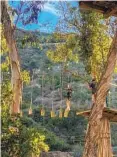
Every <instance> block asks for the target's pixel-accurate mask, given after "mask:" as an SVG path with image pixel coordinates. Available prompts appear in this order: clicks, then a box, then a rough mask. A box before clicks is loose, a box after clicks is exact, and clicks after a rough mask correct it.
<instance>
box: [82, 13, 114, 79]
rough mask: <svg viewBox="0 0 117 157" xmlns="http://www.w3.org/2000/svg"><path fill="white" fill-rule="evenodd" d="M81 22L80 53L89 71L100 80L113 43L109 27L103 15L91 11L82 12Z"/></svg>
mask: <svg viewBox="0 0 117 157" xmlns="http://www.w3.org/2000/svg"><path fill="white" fill-rule="evenodd" d="M81 23H82V27H81V40H80V45H81V52H80V55H81V57H82V58H84V60H83V61H84V64H85V67H86V70H87V72H88V73H89V74H92V76H93V77H96V78H97V80H99V79H100V77H101V75H102V73H103V72H104V70H105V66H106V63H107V54H108V52H109V47H110V43H111V40H110V37H109V34H108V28H107V26H106V24H105V22H104V20H103V17H102V15H101V14H98V13H95V12H91V11H90V12H87V13H86V12H83V13H81Z"/></svg>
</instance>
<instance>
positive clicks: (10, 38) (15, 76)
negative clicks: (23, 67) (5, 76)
mask: <svg viewBox="0 0 117 157" xmlns="http://www.w3.org/2000/svg"><path fill="white" fill-rule="evenodd" d="M1 14H2V15H1V22H2V25H3V31H4V37H5V39H6V43H7V46H8V49H9V58H10V63H11V75H12V78H11V83H12V91H13V103H12V106H11V113H12V114H16V113H19V112H20V101H21V95H22V92H21V91H22V80H21V75H20V62H19V56H18V52H17V47H16V42H15V40H14V29H13V26H12V24H11V20H10V16H9V14H8V10H7V4H6V2H5V1H1Z"/></svg>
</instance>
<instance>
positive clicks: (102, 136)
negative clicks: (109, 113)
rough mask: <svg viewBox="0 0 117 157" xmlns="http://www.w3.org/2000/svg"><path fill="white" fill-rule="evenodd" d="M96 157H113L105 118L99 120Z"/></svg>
mask: <svg viewBox="0 0 117 157" xmlns="http://www.w3.org/2000/svg"><path fill="white" fill-rule="evenodd" d="M97 156H98V157H113V154H112V147H111V133H110V122H109V119H108V118H107V117H103V118H102V119H101V124H100V132H99V137H98V150H97Z"/></svg>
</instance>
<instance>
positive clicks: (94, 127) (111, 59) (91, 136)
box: [83, 30, 117, 157]
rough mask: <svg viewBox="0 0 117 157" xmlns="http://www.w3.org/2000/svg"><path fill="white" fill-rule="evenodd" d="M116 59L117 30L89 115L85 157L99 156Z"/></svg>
mask: <svg viewBox="0 0 117 157" xmlns="http://www.w3.org/2000/svg"><path fill="white" fill-rule="evenodd" d="M116 61H117V30H116V33H115V37H114V39H113V42H112V45H111V48H110V51H109V55H108V61H107V66H106V69H105V73H104V74H103V75H102V78H101V81H100V83H99V86H98V90H97V92H96V101H95V104H94V105H93V107H92V110H91V114H90V117H89V124H88V129H87V134H86V142H85V148H84V153H83V157H98V156H97V149H98V143H97V141H98V136H99V130H100V125H101V118H102V112H103V109H104V103H105V99H106V95H107V92H108V89H109V86H110V81H111V77H112V74H113V71H114V68H115V64H116ZM107 151H108V150H107ZM102 157H105V156H102Z"/></svg>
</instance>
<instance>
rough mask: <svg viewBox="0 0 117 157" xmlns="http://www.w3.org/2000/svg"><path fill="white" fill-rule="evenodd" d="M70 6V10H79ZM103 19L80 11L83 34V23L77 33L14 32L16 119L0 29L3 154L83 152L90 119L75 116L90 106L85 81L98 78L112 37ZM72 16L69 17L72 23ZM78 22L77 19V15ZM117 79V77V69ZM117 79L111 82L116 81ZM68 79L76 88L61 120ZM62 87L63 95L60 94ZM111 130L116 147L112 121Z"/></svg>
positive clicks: (116, 91) (110, 100) (116, 99)
mask: <svg viewBox="0 0 117 157" xmlns="http://www.w3.org/2000/svg"><path fill="white" fill-rule="evenodd" d="M71 9H72V13H74V12H75V11H76V10H75V9H74V8H71ZM73 17H74V16H73ZM100 19H102V16H100V15H98V16H97V14H95V13H93V12H89V13H88V14H85V13H82V14H81V18H80V24H82V28H80V31H81V32H80V33H81V34H80V35H79V34H77V32H78V28H79V27H76V26H74V27H75V31H74V32H75V33H70V32H69V33H66V34H63V33H53V34H47V33H39V32H28V31H22V30H17V31H15V38H16V42H17V47H18V51H19V55H20V61H21V69H22V72H21V77H22V80H23V98H22V104H21V111H22V112H21V113H22V114H18V115H17V116H16V117H14V116H11V112H9V111H11V107H12V98H13V92H12V85H11V82H10V78H11V69H10V61H9V58H8V48H7V45H6V40H5V38H4V35H3V33H2V63H1V67H2V99H1V100H2V101H1V102H2V145H1V147H2V156H3V157H8V156H9V157H14V155H15V156H18V157H24V156H25V157H28V156H30V155H32V154H35V155H39V154H40V152H41V151H48V150H50V151H70V152H74V156H77V157H80V156H81V154H82V152H83V146H84V142H85V133H86V126H87V120H86V119H84V118H83V117H80V116H76V112H77V111H81V110H85V109H87V108H89V107H90V104H91V91H89V90H88V88H86V87H87V82H89V81H90V80H91V78H92V76H93V75H95V76H96V79H97V81H99V80H100V77H101V74H102V72H103V71H104V69H105V66H106V62H107V52H108V49H109V46H110V41H111V40H110V38H109V37H107V34H106V33H107V27H106V24H105V23H104V25H102V23H100ZM70 20H71V19H69V20H68V21H67V22H68V24H69V23H70V22H71V21H70ZM74 20H76V19H74V18H73V21H74ZM77 20H78V19H77ZM73 21H72V22H73ZM77 22H78V21H77ZM101 26H102V27H101ZM1 30H3V28H2V29H1ZM103 30H105V31H103ZM102 32H103V33H102ZM105 32H106V33H105ZM76 34H77V35H76ZM89 41H90V42H89ZM97 43H98V44H97ZM87 61H88V62H87ZM61 76H62V77H61ZM53 78H54V81H53ZM61 78H62V80H61ZM113 78H114V79H115V78H116V73H115V74H114V76H113ZM114 79H113V83H116V80H114ZM42 81H43V89H42ZM68 83H70V84H71V86H72V88H73V92H72V99H71V111H70V112H69V116H68V117H66V118H65V117H62V118H59V111H60V109H62V111H63V112H64V109H65V108H66V102H65V101H66V95H67V91H66V88H67V85H68ZM61 88H62V97H61V96H60V93H59V92H60V89H61ZM110 92H111V96H112V97H111V96H109V97H108V103H109V106H110V107H116V105H117V97H116V94H117V89H116V88H114V87H112V88H111V89H110ZM29 107H31V108H32V109H33V113H32V114H31V115H29V114H28V111H29ZM42 108H44V109H45V111H46V114H45V116H41V114H40V111H41V109H42ZM52 110H54V111H55V113H56V117H54V118H52V117H51V116H50V112H51V111H52ZM111 128H112V146H113V147H115V146H117V140H116V139H117V133H116V132H117V127H116V126H115V125H114V124H112V127H111Z"/></svg>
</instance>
